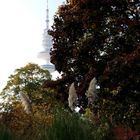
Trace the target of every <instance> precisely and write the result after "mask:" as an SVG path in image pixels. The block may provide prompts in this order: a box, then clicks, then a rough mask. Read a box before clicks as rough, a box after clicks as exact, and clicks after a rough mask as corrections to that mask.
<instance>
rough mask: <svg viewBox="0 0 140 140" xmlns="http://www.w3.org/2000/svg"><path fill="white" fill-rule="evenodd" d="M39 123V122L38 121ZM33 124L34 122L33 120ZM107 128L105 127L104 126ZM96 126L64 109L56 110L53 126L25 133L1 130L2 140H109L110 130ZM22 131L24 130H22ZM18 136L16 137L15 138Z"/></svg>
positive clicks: (37, 124) (31, 129)
mask: <svg viewBox="0 0 140 140" xmlns="http://www.w3.org/2000/svg"><path fill="white" fill-rule="evenodd" d="M38 121H39V120H38ZM32 122H33V120H32ZM104 127H105V126H104ZM104 127H100V126H99V125H96V126H95V125H94V124H93V123H92V122H90V121H89V120H88V119H87V118H86V117H82V118H81V117H80V116H79V114H73V113H70V112H68V111H66V110H64V109H58V108H57V110H55V114H54V119H53V122H52V123H51V125H44V124H43V123H41V124H39V123H38V122H36V125H34V127H29V128H28V129H27V130H26V131H25V132H24V133H22V134H21V133H17V132H19V131H12V132H13V133H11V131H10V130H9V129H3V128H1V129H0V133H1V132H2V133H1V134H2V135H1V137H0V138H1V140H5V137H6V136H7V140H9V139H8V138H11V139H12V138H14V139H17V140H19V139H20V140H27V139H29V140H34V139H36V140H44V139H45V140H66V139H67V140H81V139H82V140H106V139H109V134H110V129H108V127H106V128H107V129H106V130H105V129H104ZM21 129H22V128H21ZM21 131H22V130H21ZM15 135H16V137H14V136H15Z"/></svg>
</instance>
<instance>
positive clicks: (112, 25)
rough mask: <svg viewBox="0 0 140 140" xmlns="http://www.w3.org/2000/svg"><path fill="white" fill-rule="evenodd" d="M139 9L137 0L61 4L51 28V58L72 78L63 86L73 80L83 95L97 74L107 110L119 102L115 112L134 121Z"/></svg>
mask: <svg viewBox="0 0 140 140" xmlns="http://www.w3.org/2000/svg"><path fill="white" fill-rule="evenodd" d="M139 9H140V2H139V1H138V0H133V1H131V0H85V1H84V0H79V2H78V3H77V4H76V6H73V5H70V4H66V5H62V6H60V7H59V10H58V13H57V14H56V15H55V17H54V24H53V26H52V30H51V31H49V33H50V35H52V37H53V42H54V43H53V49H52V51H51V62H52V63H53V64H54V65H55V67H56V70H58V71H59V72H62V73H63V77H62V79H63V78H64V79H69V80H66V81H65V86H66V87H69V86H68V85H70V83H72V82H75V83H76V84H77V93H78V96H79V97H80V99H84V98H85V92H86V90H87V88H88V85H89V82H90V81H91V79H92V78H93V77H96V79H97V84H98V85H99V87H100V91H99V99H101V102H102V103H101V102H100V103H101V104H100V106H101V105H103V104H105V103H103V101H106V108H107V109H106V110H108V107H110V106H111V105H116V106H115V107H116V110H115V113H113V111H114V110H112V112H111V113H112V115H114V116H115V117H118V116H119V121H121V120H126V121H128V120H129V121H131V123H133V122H134V121H135V119H132V116H135V117H136V114H138V112H139V111H140V110H139V106H140V104H139V101H138V99H139V95H140V88H139V86H138V85H139V83H140V63H139V62H140V41H139V38H140V32H139V31H140V10H139ZM60 86H61V85H60ZM117 105H118V106H117ZM103 106H104V105H103ZM107 106H108V107H107ZM115 107H114V108H115ZM100 109H101V108H100ZM103 109H105V108H104V107H103ZM122 110H123V111H122ZM102 112H103V110H102ZM128 112H131V113H128ZM106 113H107V112H106ZM111 113H108V114H111ZM116 114H120V115H118V116H117V115H116ZM130 116H131V117H130ZM115 117H114V120H117V119H118V118H115ZM123 118H125V119H123ZM126 118H127V119H126ZM130 118H131V119H132V120H131V119H130Z"/></svg>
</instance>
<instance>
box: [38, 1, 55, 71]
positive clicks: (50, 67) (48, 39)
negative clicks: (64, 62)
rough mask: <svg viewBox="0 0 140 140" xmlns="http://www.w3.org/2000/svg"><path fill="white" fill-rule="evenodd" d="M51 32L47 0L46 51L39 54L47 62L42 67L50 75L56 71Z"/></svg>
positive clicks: (44, 39)
mask: <svg viewBox="0 0 140 140" xmlns="http://www.w3.org/2000/svg"><path fill="white" fill-rule="evenodd" d="M48 30H49V7H48V0H47V9H46V27H45V29H44V33H43V41H42V45H43V47H44V51H42V52H40V53H39V54H38V57H39V58H42V59H44V60H45V61H46V64H44V65H42V67H43V68H45V69H47V70H48V71H49V72H50V73H52V72H54V71H55V68H54V65H53V64H52V63H51V62H50V49H51V47H52V36H50V35H49V34H48Z"/></svg>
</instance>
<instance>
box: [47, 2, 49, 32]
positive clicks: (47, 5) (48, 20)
mask: <svg viewBox="0 0 140 140" xmlns="http://www.w3.org/2000/svg"><path fill="white" fill-rule="evenodd" d="M46 29H48V30H49V4H48V0H47V9H46Z"/></svg>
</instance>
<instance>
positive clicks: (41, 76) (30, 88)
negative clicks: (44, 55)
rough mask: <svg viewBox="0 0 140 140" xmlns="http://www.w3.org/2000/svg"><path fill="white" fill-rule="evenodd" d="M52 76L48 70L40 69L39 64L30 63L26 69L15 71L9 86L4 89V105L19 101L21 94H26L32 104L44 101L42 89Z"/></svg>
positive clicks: (2, 94) (10, 77)
mask: <svg viewBox="0 0 140 140" xmlns="http://www.w3.org/2000/svg"><path fill="white" fill-rule="evenodd" d="M50 79H51V75H50V73H49V71H48V70H44V69H42V68H40V67H39V66H38V65H37V64H32V63H29V64H27V65H26V66H24V67H21V68H19V69H16V70H15V73H14V74H11V75H10V76H9V80H8V82H7V85H6V86H5V88H4V89H3V91H2V93H1V96H2V98H3V100H4V103H8V104H12V102H13V101H16V100H19V99H20V98H19V93H20V92H21V93H23V94H25V95H26V96H27V97H28V98H29V100H30V101H31V102H32V103H35V102H40V101H41V99H42V100H43V96H44V95H43V94H42V91H43V89H42V88H41V86H42V84H43V83H44V81H45V80H50Z"/></svg>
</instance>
